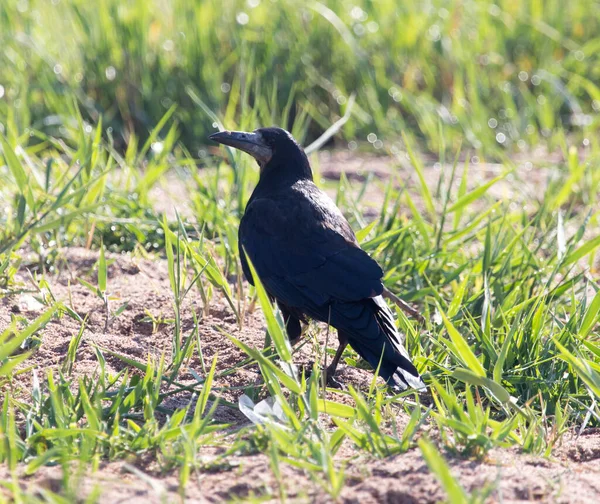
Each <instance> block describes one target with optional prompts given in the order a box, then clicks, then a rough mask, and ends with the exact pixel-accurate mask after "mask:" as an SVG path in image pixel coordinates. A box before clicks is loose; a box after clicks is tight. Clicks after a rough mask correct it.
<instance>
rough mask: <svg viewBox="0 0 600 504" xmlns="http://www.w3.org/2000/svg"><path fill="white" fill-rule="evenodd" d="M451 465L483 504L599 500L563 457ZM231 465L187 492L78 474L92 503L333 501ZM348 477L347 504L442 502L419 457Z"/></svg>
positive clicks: (576, 445)
mask: <svg viewBox="0 0 600 504" xmlns="http://www.w3.org/2000/svg"><path fill="white" fill-rule="evenodd" d="M590 439H593V442H594V443H595V444H598V443H600V436H598V434H597V433H595V434H593V435H590V436H584V437H581V438H579V439H578V440H576V441H575V440H573V441H570V442H568V443H566V445H567V446H568V447H569V448H568V449H575V450H578V449H580V448H582V447H583V446H584V445H585V444H586V443H587V442H588V441H589V440H590ZM583 449H585V448H583ZM343 451H345V452H347V453H350V452H351V448H350V447H349V446H345V447H344V448H343ZM447 460H448V462H449V464H450V466H451V470H452V473H453V474H454V475H455V476H456V477H458V479H459V481H460V483H461V485H462V486H463V488H464V489H465V490H467V491H468V492H471V493H473V492H479V493H480V494H481V493H487V494H488V498H487V499H486V502H504V503H519V502H555V503H590V502H596V501H597V498H598V495H600V464H598V463H596V464H585V463H574V462H573V461H569V460H563V459H561V458H560V457H559V458H554V459H542V458H539V457H534V456H530V455H523V454H519V453H518V452H517V451H516V450H492V452H490V454H489V456H488V458H487V459H486V460H485V461H483V462H478V461H473V460H463V459H459V458H455V457H451V456H447ZM228 461H229V467H228V468H227V469H224V470H217V471H211V472H204V473H198V474H192V477H191V478H190V481H189V482H188V484H187V485H186V486H185V488H184V490H183V491H182V490H181V489H180V488H179V482H178V480H177V478H176V477H175V476H174V475H166V476H162V477H156V476H150V475H149V474H147V473H145V472H143V471H142V470H140V469H136V468H135V467H133V466H131V465H129V464H127V463H124V462H114V463H110V464H103V465H101V467H100V469H99V470H98V471H97V472H95V473H93V474H90V473H84V474H82V475H81V479H80V481H79V483H78V485H77V487H76V488H77V494H78V495H79V496H80V497H83V496H87V495H89V494H90V493H91V492H92V491H94V489H95V488H97V489H101V490H102V501H103V502H128V503H130V504H137V503H146V502H148V503H154V502H156V503H160V502H165V501H167V502H183V500H184V499H183V498H182V495H184V496H185V502H223V501H227V500H233V499H238V500H239V499H244V498H248V497H252V496H255V497H256V496H263V497H264V496H271V499H270V500H278V497H279V496H280V495H281V493H280V492H283V495H285V496H286V497H287V498H288V499H290V500H291V501H292V502H333V499H332V498H331V496H330V495H328V494H327V493H326V492H325V491H324V490H323V488H322V486H321V485H320V484H319V482H318V481H313V480H311V479H310V478H309V477H308V476H307V474H305V473H304V472H303V471H301V470H299V469H296V468H293V467H291V466H288V465H285V464H282V465H281V466H280V471H281V479H280V480H279V481H278V480H277V479H276V478H275V476H274V475H273V473H272V471H271V469H270V465H269V461H268V458H267V457H266V456H264V455H251V456H246V457H239V456H232V457H230V458H229V459H228ZM72 474H76V471H73V473H72ZM345 475H346V479H345V484H344V488H343V489H342V491H341V494H340V496H339V499H338V501H341V502H345V503H357V504H358V503H360V504H363V503H381V502H384V503H390V504H392V503H394V504H395V503H407V504H412V503H415V504H416V503H432V504H433V503H435V502H440V501H443V500H444V499H445V493H444V492H443V490H442V489H441V487H440V485H439V483H438V482H437V480H436V479H435V478H434V477H433V476H432V475H431V473H430V472H429V469H428V468H427V465H426V464H425V462H424V460H423V459H422V457H421V455H420V452H419V451H418V450H411V451H409V452H407V453H405V454H401V455H396V456H393V457H389V458H387V459H383V460H377V459H374V458H372V457H368V456H361V457H359V458H357V459H354V460H352V461H351V462H350V463H349V465H348V466H347V467H346V470H345ZM72 477H73V476H72ZM2 479H9V474H8V472H7V471H6V470H5V469H0V480H2ZM61 482H62V469H60V468H58V467H43V468H41V469H40V470H39V471H38V472H36V474H35V475H34V476H31V477H23V478H21V479H20V484H21V485H22V486H23V488H24V489H28V490H29V491H30V492H36V491H39V489H40V488H45V489H50V490H53V491H58V490H59V489H60V488H61ZM281 488H282V489H281ZM486 489H489V490H490V491H489V492H486ZM0 495H1V491H0Z"/></svg>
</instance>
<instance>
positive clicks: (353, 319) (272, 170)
mask: <svg viewBox="0 0 600 504" xmlns="http://www.w3.org/2000/svg"><path fill="white" fill-rule="evenodd" d="M210 138H211V139H212V140H214V141H216V142H219V143H221V144H224V145H229V146H231V147H235V148H236V149H239V150H242V151H244V152H247V153H248V154H250V155H251V156H253V157H254V158H255V159H256V161H257V162H258V165H259V167H260V180H259V182H258V185H257V186H256V188H255V189H254V192H253V193H252V196H251V197H250V200H249V201H248V204H247V206H246V211H245V213H244V216H243V217H242V220H241V223H240V228H239V248H240V257H241V261H242V268H243V271H244V275H245V277H246V279H247V280H248V281H249V282H250V283H251V284H253V285H254V282H253V279H252V275H251V272H250V268H249V267H248V263H247V260H246V254H247V256H248V258H249V259H250V261H252V264H253V265H254V268H255V269H256V273H257V274H258V276H259V278H260V280H261V282H262V283H263V285H264V287H265V289H266V291H267V293H268V294H269V295H270V296H271V297H272V298H274V299H275V300H276V301H277V304H278V306H279V309H280V310H281V312H282V315H283V317H284V320H285V322H286V328H287V333H288V336H289V338H290V341H291V342H295V341H296V340H297V339H298V338H299V337H300V335H301V330H302V326H301V323H302V322H304V323H305V322H306V317H307V316H308V317H310V318H313V319H316V320H320V321H322V322H327V323H329V325H331V326H333V327H335V328H336V329H337V330H338V338H339V343H340V344H339V347H338V350H337V352H336V354H335V357H334V359H333V361H332V362H331V365H330V366H329V367H328V368H327V370H326V374H327V379H328V382H329V383H330V384H332V383H333V384H334V383H335V380H334V378H333V376H334V373H335V370H336V367H337V364H338V362H339V360H340V358H341V356H342V353H343V351H344V349H345V348H346V345H348V344H350V346H351V347H352V348H353V349H354V350H356V352H357V353H358V354H359V355H360V356H361V357H362V358H363V359H365V360H366V361H367V362H369V364H370V365H371V366H373V369H377V367H378V366H379V364H380V362H381V366H380V368H379V374H380V375H381V376H382V377H383V378H384V379H385V380H386V381H387V383H388V384H389V385H391V386H393V387H394V388H396V389H400V390H405V389H407V388H409V387H410V388H415V389H422V388H424V387H425V385H424V383H423V381H422V380H421V378H420V376H419V373H418V371H417V370H416V368H415V366H414V365H413V364H412V362H411V360H410V357H409V356H408V353H407V352H406V350H405V348H404V346H403V337H402V336H401V334H400V333H399V332H398V330H397V329H396V326H395V323H394V317H393V315H392V312H391V310H390V308H389V307H388V305H387V304H386V302H385V301H384V299H383V297H382V293H383V291H384V286H383V284H382V282H381V278H382V277H383V271H382V270H381V268H380V267H379V265H378V264H377V263H376V262H375V261H374V260H373V259H371V257H370V256H369V255H368V254H367V253H366V252H365V251H363V250H362V249H361V248H360V246H359V244H358V241H357V240H356V236H355V235H354V232H353V231H352V228H351V227H350V225H349V224H348V221H346V219H345V218H344V216H343V215H342V213H341V212H340V210H339V209H338V208H337V206H336V205H335V203H334V202H333V201H332V200H331V199H330V198H329V197H328V196H327V195H326V194H325V193H324V192H322V191H321V190H320V189H319V188H317V186H316V185H315V184H314V183H313V177H312V170H311V167H310V164H309V162H308V158H307V157H306V154H305V153H304V150H303V149H302V148H301V147H300V146H299V145H298V143H297V142H296V141H295V140H294V138H293V137H292V135H290V134H289V133H288V132H287V131H285V130H283V129H281V128H260V129H257V130H255V131H254V132H252V133H245V132H238V131H222V132H219V133H215V134H213V135H211V136H210Z"/></svg>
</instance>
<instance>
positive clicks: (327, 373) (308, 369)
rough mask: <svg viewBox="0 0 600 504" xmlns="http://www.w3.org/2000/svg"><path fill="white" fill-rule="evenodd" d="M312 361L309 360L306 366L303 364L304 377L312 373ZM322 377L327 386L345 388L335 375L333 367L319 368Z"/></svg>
mask: <svg viewBox="0 0 600 504" xmlns="http://www.w3.org/2000/svg"><path fill="white" fill-rule="evenodd" d="M313 366H314V362H313V361H310V362H309V363H308V365H307V366H305V367H304V366H303V367H302V369H303V370H304V372H305V373H306V378H309V377H310V375H311V374H312V370H313ZM321 373H322V377H323V378H324V379H325V385H326V386H327V387H329V388H335V389H339V390H346V387H345V386H344V384H343V383H342V382H341V381H339V380H338V379H337V378H336V377H335V369H329V368H327V369H321Z"/></svg>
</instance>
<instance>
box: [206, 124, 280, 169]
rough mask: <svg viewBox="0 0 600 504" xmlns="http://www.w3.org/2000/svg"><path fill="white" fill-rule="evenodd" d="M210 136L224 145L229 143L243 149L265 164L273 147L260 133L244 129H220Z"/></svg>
mask: <svg viewBox="0 0 600 504" xmlns="http://www.w3.org/2000/svg"><path fill="white" fill-rule="evenodd" d="M208 138H210V139H211V140H214V141H215V142H219V143H220V144H223V145H229V146H230V147H234V148H236V149H239V150H241V151H244V152H247V153H248V154H250V155H251V156H252V157H253V158H254V159H256V160H257V161H258V164H260V165H261V166H264V165H265V164H267V163H268V162H269V161H270V160H271V157H273V149H271V147H269V146H268V145H267V144H266V142H265V141H264V139H263V137H262V135H261V134H260V133H246V132H244V131H219V132H218V133H213V134H212V135H210V136H209V137H208Z"/></svg>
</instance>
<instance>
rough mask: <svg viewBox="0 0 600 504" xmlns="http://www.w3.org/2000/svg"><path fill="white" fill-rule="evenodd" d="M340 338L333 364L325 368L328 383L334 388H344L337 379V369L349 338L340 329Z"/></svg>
mask: <svg viewBox="0 0 600 504" xmlns="http://www.w3.org/2000/svg"><path fill="white" fill-rule="evenodd" d="M338 339H339V341H340V345H339V346H338V349H337V351H336V352H335V357H334V358H333V360H332V361H331V364H329V366H327V369H325V377H326V378H327V385H328V386H330V387H333V388H342V384H341V383H340V382H339V381H338V380H336V379H335V371H336V369H337V366H338V363H339V362H340V359H341V358H342V354H343V353H344V350H345V349H346V347H347V346H348V338H346V335H345V334H343V333H341V332H340V331H338Z"/></svg>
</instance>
